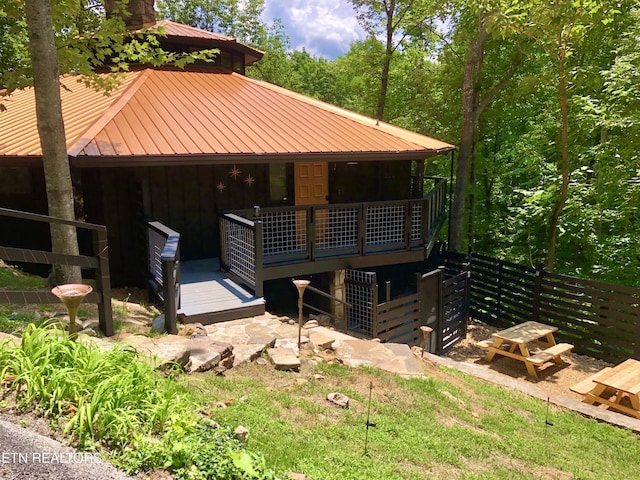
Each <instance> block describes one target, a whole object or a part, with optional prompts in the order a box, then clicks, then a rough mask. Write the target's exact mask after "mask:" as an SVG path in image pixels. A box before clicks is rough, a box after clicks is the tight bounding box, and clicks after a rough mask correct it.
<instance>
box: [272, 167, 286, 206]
mask: <svg viewBox="0 0 640 480" xmlns="http://www.w3.org/2000/svg"><path fill="white" fill-rule="evenodd" d="M288 171H289V169H288V166H287V164H286V163H274V164H271V165H269V204H271V205H286V204H287V203H289V182H288V177H289V175H288V174H287V173H288Z"/></svg>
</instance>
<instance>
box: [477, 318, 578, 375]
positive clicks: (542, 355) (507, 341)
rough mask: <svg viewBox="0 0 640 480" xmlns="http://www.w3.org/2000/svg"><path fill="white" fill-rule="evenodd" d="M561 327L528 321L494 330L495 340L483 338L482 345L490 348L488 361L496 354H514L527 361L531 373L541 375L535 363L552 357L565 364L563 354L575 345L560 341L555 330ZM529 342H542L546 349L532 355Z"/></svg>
mask: <svg viewBox="0 0 640 480" xmlns="http://www.w3.org/2000/svg"><path fill="white" fill-rule="evenodd" d="M557 330H558V329H557V328H556V327H552V326H550V325H545V324H544V323H539V322H534V321H529V322H524V323H520V324H518V325H514V326H513V327H509V328H507V329H505V330H501V331H499V332H496V333H494V334H492V337H493V340H485V341H484V342H480V343H479V346H480V347H481V348H483V349H485V350H487V354H486V356H485V357H484V359H485V360H486V361H487V362H490V361H491V360H493V358H494V357H495V355H504V356H505V357H509V358H514V359H516V360H520V361H522V362H524V364H525V365H526V367H527V372H528V373H529V375H531V376H532V377H534V378H537V377H538V374H537V372H536V369H535V368H534V367H535V366H541V365H543V364H544V363H546V362H549V361H553V362H555V363H557V364H562V363H563V360H562V358H561V357H560V355H561V354H563V353H566V352H568V351H570V350H572V349H573V345H571V344H569V343H560V344H556V341H555V339H554V337H553V334H554V332H556V331H557ZM529 343H533V344H536V345H539V346H541V347H542V348H543V350H542V351H541V352H538V353H536V354H534V355H531V354H530V353H529V347H528V344H529Z"/></svg>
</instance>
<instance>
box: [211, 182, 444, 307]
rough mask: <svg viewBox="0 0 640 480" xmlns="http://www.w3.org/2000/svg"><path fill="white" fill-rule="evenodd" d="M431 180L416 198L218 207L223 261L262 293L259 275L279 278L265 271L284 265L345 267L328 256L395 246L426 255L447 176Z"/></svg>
mask: <svg viewBox="0 0 640 480" xmlns="http://www.w3.org/2000/svg"><path fill="white" fill-rule="evenodd" d="M433 180H434V188H433V189H432V190H431V191H430V192H429V194H427V195H426V196H425V197H424V198H420V199H411V200H394V201H382V202H363V203H349V204H327V205H304V206H295V207H273V208H261V207H254V208H253V209H251V210H239V211H234V212H228V213H222V214H221V216H220V231H221V245H222V248H221V250H222V254H221V265H222V267H223V268H224V269H225V270H226V271H227V272H228V273H229V274H231V275H233V276H235V277H236V278H237V279H239V280H241V281H242V282H243V283H244V284H246V285H248V286H249V287H251V288H253V289H254V291H255V293H256V295H258V296H261V295H262V281H263V280H264V279H269V278H278V277H276V276H274V277H269V276H268V275H267V273H268V272H269V271H274V272H275V268H276V267H279V266H283V265H291V264H296V263H298V264H301V263H309V262H310V263H313V262H321V261H325V264H324V266H325V267H326V268H329V269H336V268H344V267H340V266H339V265H338V264H337V263H336V264H329V263H327V262H326V261H329V260H331V259H337V258H342V259H346V258H353V257H364V256H371V255H374V254H385V253H387V254H389V253H398V252H400V253H402V252H418V253H420V254H421V255H422V257H421V258H417V257H419V256H420V255H418V256H414V257H415V258H414V260H420V259H424V258H426V256H427V255H428V253H429V252H430V251H431V248H432V247H433V244H434V242H435V240H436V237H437V232H438V230H439V228H440V227H441V226H442V224H443V222H444V219H445V217H446V179H444V178H433ZM265 271H266V272H267V273H265ZM319 271H321V270H318V272H319ZM278 272H279V273H280V274H281V276H288V275H290V274H295V273H296V272H290V271H289V272H284V271H282V270H279V271H278ZM305 273H309V272H308V271H305ZM274 275H276V274H275V273H274Z"/></svg>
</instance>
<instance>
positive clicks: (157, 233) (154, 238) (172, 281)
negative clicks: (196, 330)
mask: <svg viewBox="0 0 640 480" xmlns="http://www.w3.org/2000/svg"><path fill="white" fill-rule="evenodd" d="M147 246H148V252H147V254H148V258H147V264H148V266H149V274H150V276H151V281H150V283H151V286H152V288H153V289H154V291H155V292H156V294H157V295H158V296H160V298H162V300H163V302H164V303H163V305H164V306H163V312H164V326H165V330H166V331H167V332H168V333H170V334H172V335H175V334H177V333H178V326H177V318H178V309H179V308H180V234H179V233H178V232H176V231H174V230H172V229H170V228H169V227H167V226H166V225H163V224H162V223H160V222H156V221H147Z"/></svg>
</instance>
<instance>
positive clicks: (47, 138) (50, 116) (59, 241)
mask: <svg viewBox="0 0 640 480" xmlns="http://www.w3.org/2000/svg"><path fill="white" fill-rule="evenodd" d="M24 5H25V14H26V18H27V27H28V32H29V50H30V52H31V64H32V68H33V79H34V89H35V98H36V115H37V122H38V133H39V135H40V145H41V147H42V163H43V166H44V174H45V182H46V188H47V201H48V205H49V214H50V215H51V216H54V217H58V218H63V219H66V220H75V211H74V205H73V186H72V184H71V172H70V169H69V160H68V157H67V145H66V136H65V133H64V122H63V120H62V103H61V100H60V83H59V73H58V53H57V50H56V45H55V39H54V32H53V19H52V13H51V3H50V2H49V0H25V4H24ZM51 242H52V247H53V251H54V252H58V253H65V254H69V255H77V254H78V251H79V250H78V239H77V236H76V230H75V227H72V226H69V225H60V224H54V223H52V224H51ZM52 274H53V275H52V279H53V281H54V282H55V283H56V284H58V283H65V282H71V283H78V282H80V280H81V276H80V267H67V266H57V267H54V272H52Z"/></svg>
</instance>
